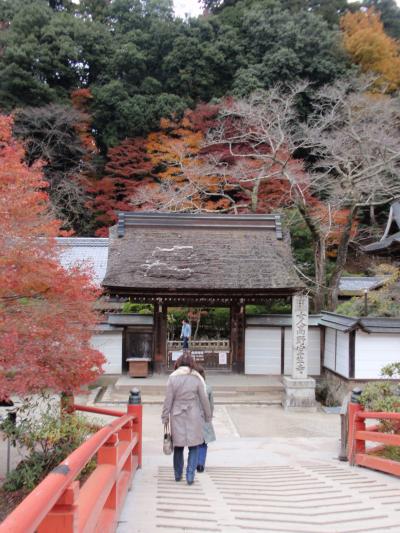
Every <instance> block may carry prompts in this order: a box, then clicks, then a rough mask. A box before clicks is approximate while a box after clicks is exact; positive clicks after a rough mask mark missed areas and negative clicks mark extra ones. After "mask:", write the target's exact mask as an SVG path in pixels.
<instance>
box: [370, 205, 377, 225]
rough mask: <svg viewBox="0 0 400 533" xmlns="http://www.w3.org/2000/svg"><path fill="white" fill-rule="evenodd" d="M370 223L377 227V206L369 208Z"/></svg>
mask: <svg viewBox="0 0 400 533" xmlns="http://www.w3.org/2000/svg"><path fill="white" fill-rule="evenodd" d="M369 221H370V222H371V225H372V226H375V224H376V216H375V206H374V205H370V206H369Z"/></svg>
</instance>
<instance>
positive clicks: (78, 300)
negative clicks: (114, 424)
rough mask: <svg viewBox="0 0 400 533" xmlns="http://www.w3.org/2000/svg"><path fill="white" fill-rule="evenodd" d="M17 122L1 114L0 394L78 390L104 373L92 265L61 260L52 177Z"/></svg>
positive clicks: (58, 225)
mask: <svg viewBox="0 0 400 533" xmlns="http://www.w3.org/2000/svg"><path fill="white" fill-rule="evenodd" d="M11 127H12V120H11V118H10V117H5V116H0V213H1V218H0V229H1V230H0V249H1V255H0V398H4V397H7V396H9V395H10V394H13V393H14V394H25V393H33V392H38V391H41V390H43V389H52V390H54V391H74V390H78V389H79V388H80V386H81V385H82V384H85V383H89V382H91V381H93V380H94V379H95V378H96V377H97V376H99V375H100V374H101V373H102V370H101V365H102V364H103V363H104V357H103V355H102V354H101V353H100V352H98V351H96V350H94V349H92V348H91V347H90V337H91V334H92V329H93V327H94V326H95V324H96V322H97V315H96V314H95V312H94V311H93V302H94V300H95V299H96V297H97V290H96V288H95V286H94V285H93V283H92V281H91V273H90V271H89V270H88V269H85V268H84V267H79V266H76V267H74V268H71V269H68V270H66V269H64V268H63V267H62V266H61V265H60V262H59V260H58V255H57V246H56V241H55V236H56V235H57V234H59V233H60V224H59V223H58V221H56V220H54V219H52V218H51V216H50V215H49V201H48V196H47V193H46V192H45V188H46V186H47V183H46V182H45V181H44V180H43V178H42V173H41V168H40V165H34V166H32V167H28V166H27V165H26V164H25V163H24V162H23V158H24V150H23V148H22V146H21V145H20V144H19V143H17V142H16V141H15V140H14V139H13V137H12V133H11Z"/></svg>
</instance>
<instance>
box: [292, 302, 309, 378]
mask: <svg viewBox="0 0 400 533" xmlns="http://www.w3.org/2000/svg"><path fill="white" fill-rule="evenodd" d="M292 324H293V326H292V345H293V362H292V365H293V366H292V377H293V378H306V377H307V357H308V353H307V352H308V343H307V341H308V296H307V295H306V294H296V295H294V296H293V300H292Z"/></svg>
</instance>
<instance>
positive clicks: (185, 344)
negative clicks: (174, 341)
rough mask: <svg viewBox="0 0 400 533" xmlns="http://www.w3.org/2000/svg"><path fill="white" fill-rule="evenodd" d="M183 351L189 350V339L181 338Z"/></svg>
mask: <svg viewBox="0 0 400 533" xmlns="http://www.w3.org/2000/svg"><path fill="white" fill-rule="evenodd" d="M182 341H183V349H184V350H187V349H188V348H189V337H182Z"/></svg>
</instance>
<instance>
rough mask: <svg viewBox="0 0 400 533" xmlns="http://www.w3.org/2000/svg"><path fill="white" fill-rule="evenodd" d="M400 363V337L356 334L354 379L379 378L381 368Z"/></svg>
mask: <svg viewBox="0 0 400 533" xmlns="http://www.w3.org/2000/svg"><path fill="white" fill-rule="evenodd" d="M398 361H400V335H398V334H395V333H365V332H364V331H359V330H358V331H357V332H356V347H355V377H356V378H358V379H378V378H381V377H382V376H381V368H382V367H383V366H385V365H387V364H388V363H394V362H398Z"/></svg>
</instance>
